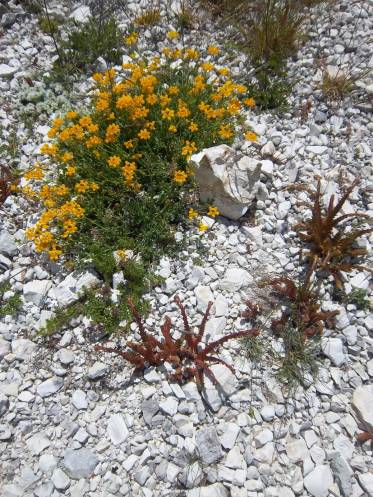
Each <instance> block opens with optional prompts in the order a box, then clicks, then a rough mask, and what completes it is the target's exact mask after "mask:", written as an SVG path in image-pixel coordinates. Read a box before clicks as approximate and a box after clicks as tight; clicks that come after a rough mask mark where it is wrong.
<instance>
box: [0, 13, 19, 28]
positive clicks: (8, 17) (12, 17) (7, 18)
mask: <svg viewBox="0 0 373 497" xmlns="http://www.w3.org/2000/svg"><path fill="white" fill-rule="evenodd" d="M17 17H18V14H15V13H13V12H7V13H6V14H4V15H3V16H2V17H1V25H2V26H3V27H4V28H10V27H11V26H13V24H14V23H15V22H16V21H17Z"/></svg>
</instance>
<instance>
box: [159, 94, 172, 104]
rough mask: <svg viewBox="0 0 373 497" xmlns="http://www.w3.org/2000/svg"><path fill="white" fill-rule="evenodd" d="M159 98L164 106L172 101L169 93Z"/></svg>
mask: <svg viewBox="0 0 373 497" xmlns="http://www.w3.org/2000/svg"><path fill="white" fill-rule="evenodd" d="M159 100H160V101H161V106H162V107H167V105H168V104H169V103H170V102H171V98H170V97H169V96H168V95H161V96H160V97H159Z"/></svg>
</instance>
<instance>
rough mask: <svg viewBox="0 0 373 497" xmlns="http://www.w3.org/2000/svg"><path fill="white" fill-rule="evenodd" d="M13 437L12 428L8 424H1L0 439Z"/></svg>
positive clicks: (5, 439)
mask: <svg viewBox="0 0 373 497" xmlns="http://www.w3.org/2000/svg"><path fill="white" fill-rule="evenodd" d="M11 437H12V430H11V429H10V427H9V426H8V425H4V424H0V440H1V441H4V442H6V441H7V440H9V439H10V438H11Z"/></svg>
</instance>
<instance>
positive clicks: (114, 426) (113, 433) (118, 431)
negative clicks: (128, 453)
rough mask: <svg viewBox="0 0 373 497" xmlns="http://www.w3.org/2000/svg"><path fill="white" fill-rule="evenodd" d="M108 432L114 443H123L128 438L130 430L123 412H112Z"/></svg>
mask: <svg viewBox="0 0 373 497" xmlns="http://www.w3.org/2000/svg"><path fill="white" fill-rule="evenodd" d="M107 433H108V435H109V437H110V440H111V441H112V443H113V444H114V445H119V444H122V443H123V442H124V441H125V440H127V438H128V436H129V431H128V428H127V425H126V422H125V421H124V418H123V416H122V415H121V414H112V415H111V416H110V418H109V421H108V424H107Z"/></svg>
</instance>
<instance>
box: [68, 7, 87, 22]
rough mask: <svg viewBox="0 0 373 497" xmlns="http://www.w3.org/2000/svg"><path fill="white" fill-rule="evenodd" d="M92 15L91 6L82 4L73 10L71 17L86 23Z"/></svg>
mask: <svg viewBox="0 0 373 497" xmlns="http://www.w3.org/2000/svg"><path fill="white" fill-rule="evenodd" d="M90 15H91V11H90V8H89V7H88V6H87V5H80V6H79V7H77V8H76V9H75V10H73V11H72V12H71V14H70V16H69V17H70V19H73V20H74V21H76V22H81V23H85V22H87V21H88V19H89V17H90Z"/></svg>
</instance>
